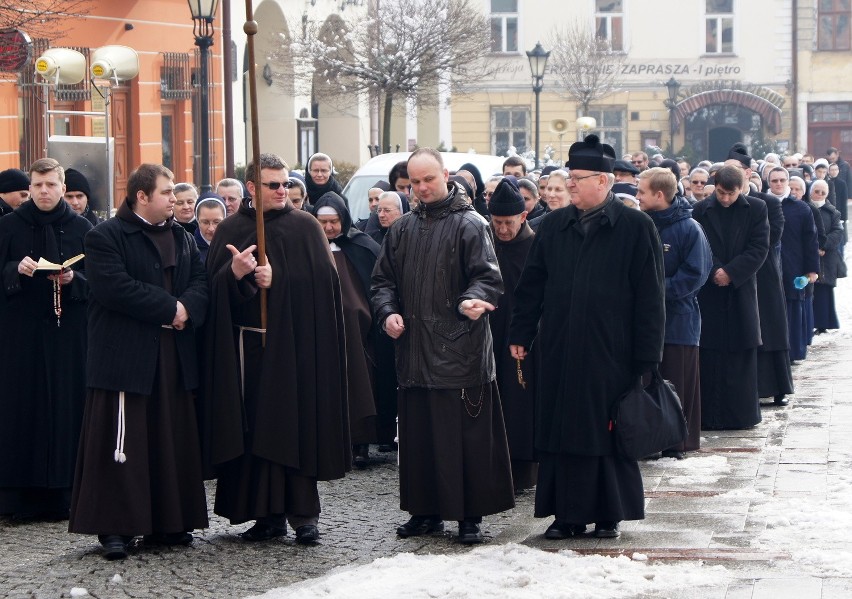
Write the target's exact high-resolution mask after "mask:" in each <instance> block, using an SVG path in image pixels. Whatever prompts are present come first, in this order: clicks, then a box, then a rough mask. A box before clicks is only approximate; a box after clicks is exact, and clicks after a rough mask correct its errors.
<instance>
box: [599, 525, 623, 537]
mask: <svg viewBox="0 0 852 599" xmlns="http://www.w3.org/2000/svg"><path fill="white" fill-rule="evenodd" d="M595 536H596V537H597V538H599V539H617V538H618V537H620V536H621V531H619V530H618V522H595Z"/></svg>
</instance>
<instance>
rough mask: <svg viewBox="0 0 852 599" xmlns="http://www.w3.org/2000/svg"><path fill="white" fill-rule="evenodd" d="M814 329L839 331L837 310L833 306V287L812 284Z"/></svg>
mask: <svg viewBox="0 0 852 599" xmlns="http://www.w3.org/2000/svg"><path fill="white" fill-rule="evenodd" d="M814 328H815V329H839V328H840V321H839V320H838V319H837V310H836V309H835V306H834V287H832V286H830V285H821V284H819V283H815V284H814Z"/></svg>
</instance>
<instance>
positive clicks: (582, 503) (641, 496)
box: [535, 452, 645, 524]
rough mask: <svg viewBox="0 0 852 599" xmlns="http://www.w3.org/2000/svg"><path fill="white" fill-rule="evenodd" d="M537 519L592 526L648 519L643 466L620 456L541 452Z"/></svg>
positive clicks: (536, 492)
mask: <svg viewBox="0 0 852 599" xmlns="http://www.w3.org/2000/svg"><path fill="white" fill-rule="evenodd" d="M538 456H539V467H538V485H537V486H536V489H535V517H536V518H546V517H547V516H556V519H557V520H559V521H560V522H570V523H572V524H590V523H592V522H621V521H622V520H642V519H643V518H644V517H645V491H644V489H643V487H642V474H641V472H640V471H639V463H638V462H637V461H636V460H630V459H627V458H623V457H621V456H618V455H604V456H578V455H569V454H556V453H546V452H540V453H539V454H538Z"/></svg>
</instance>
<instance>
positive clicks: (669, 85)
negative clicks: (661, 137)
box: [665, 77, 680, 156]
mask: <svg viewBox="0 0 852 599" xmlns="http://www.w3.org/2000/svg"><path fill="white" fill-rule="evenodd" d="M666 91H668V92H669V98H668V100H666V103H665V104H666V108H668V109H669V143H670V144H671V154H672V156H674V152H675V147H674V134H675V108H676V107H677V94H678V92H679V91H680V83H679V82H678V80H677V79H675V78H674V77H671V78H670V79H669V80H668V81H666Z"/></svg>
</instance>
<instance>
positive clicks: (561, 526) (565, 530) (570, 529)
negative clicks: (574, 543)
mask: <svg viewBox="0 0 852 599" xmlns="http://www.w3.org/2000/svg"><path fill="white" fill-rule="evenodd" d="M584 532H586V525H585V524H571V523H570V522H560V521H559V520H554V521H553V524H551V525H550V526H548V527H547V530H545V531H544V538H545V539H550V540H551V541H560V540H562V539H570V538H571V537H576V536H577V535H581V534H583V533H584Z"/></svg>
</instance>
